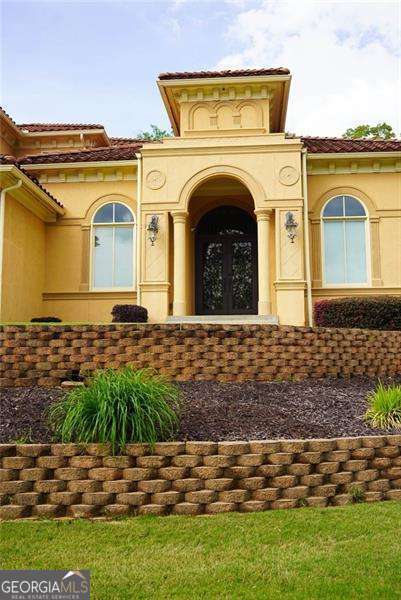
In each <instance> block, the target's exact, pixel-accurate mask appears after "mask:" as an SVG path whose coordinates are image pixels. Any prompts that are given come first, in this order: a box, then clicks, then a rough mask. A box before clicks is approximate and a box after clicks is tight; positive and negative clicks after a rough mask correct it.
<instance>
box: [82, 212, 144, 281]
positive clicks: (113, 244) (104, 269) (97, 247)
mask: <svg viewBox="0 0 401 600" xmlns="http://www.w3.org/2000/svg"><path fill="white" fill-rule="evenodd" d="M134 248H135V219H134V215H133V214H132V211H131V209H130V208H128V207H127V206H125V204H121V203H119V202H110V203H109V204H104V205H103V206H101V207H100V208H99V209H98V210H97V211H96V213H95V215H94V217H93V221H92V287H93V288H94V289H110V288H120V289H132V288H133V287H134V285H135V261H134Z"/></svg>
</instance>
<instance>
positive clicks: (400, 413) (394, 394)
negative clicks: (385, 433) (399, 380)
mask: <svg viewBox="0 0 401 600" xmlns="http://www.w3.org/2000/svg"><path fill="white" fill-rule="evenodd" d="M367 401H368V403H369V408H368V410H367V411H366V413H365V420H366V421H368V422H369V423H370V425H372V426H373V427H378V428H380V429H401V385H389V386H387V387H385V386H384V385H383V384H382V382H379V385H378V386H377V388H376V390H375V391H374V392H371V393H370V394H369V395H368V397H367Z"/></svg>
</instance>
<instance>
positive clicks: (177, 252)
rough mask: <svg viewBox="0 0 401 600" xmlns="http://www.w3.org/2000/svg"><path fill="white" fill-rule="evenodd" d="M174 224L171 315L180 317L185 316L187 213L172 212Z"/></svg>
mask: <svg viewBox="0 0 401 600" xmlns="http://www.w3.org/2000/svg"><path fill="white" fill-rule="evenodd" d="M171 215H172V217H173V223H174V297H173V315H174V316H177V317H181V316H183V315H185V308H186V297H185V286H186V281H187V273H186V268H187V256H186V246H187V244H186V234H187V218H188V213H187V212H182V211H181V212H172V213H171Z"/></svg>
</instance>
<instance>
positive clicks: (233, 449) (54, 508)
mask: <svg viewBox="0 0 401 600" xmlns="http://www.w3.org/2000/svg"><path fill="white" fill-rule="evenodd" d="M0 458H1V463H2V464H1V467H2V468H1V469H0V503H1V506H0V518H1V519H3V520H8V519H18V518H25V517H46V518H53V517H63V516H64V517H65V516H67V517H71V518H76V517H97V516H104V517H115V516H120V515H144V514H155V515H166V514H180V515H182V514H187V515H199V514H203V513H206V514H215V513H220V512H230V511H236V510H239V511H242V512H251V511H263V510H268V509H279V508H296V507H299V506H318V507H324V506H328V505H342V504H347V503H349V502H353V501H366V502H374V501H379V500H396V499H401V434H400V435H389V436H367V437H356V438H336V439H324V440H319V439H312V440H266V441H265V440H256V441H250V442H244V441H238V442H196V441H188V442H164V443H158V444H156V445H155V447H154V448H152V449H151V448H149V447H148V446H147V445H144V444H128V445H127V447H126V449H125V452H124V453H123V454H121V455H119V456H113V455H112V453H111V449H110V447H109V446H108V445H105V444H88V445H86V446H85V445H79V444H1V445H0Z"/></svg>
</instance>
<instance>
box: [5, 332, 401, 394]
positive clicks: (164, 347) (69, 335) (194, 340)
mask: <svg viewBox="0 0 401 600" xmlns="http://www.w3.org/2000/svg"><path fill="white" fill-rule="evenodd" d="M125 364H132V365H133V366H135V367H138V368H141V367H148V366H150V367H153V368H155V369H156V370H158V371H159V372H162V373H165V374H166V375H168V376H169V377H171V378H173V379H177V380H191V379H192V380H193V379H195V380H216V381H244V380H247V379H253V380H257V381H270V380H273V379H304V378H306V377H325V376H340V377H347V376H351V375H369V376H377V375H394V374H396V373H401V331H370V330H362V329H326V328H313V329H312V328H308V327H287V326H286V327H280V326H274V325H197V324H196V325H195V324H191V325H175V324H168V325H154V324H144V325H139V324H138V325H135V324H127V325H112V324H111V325H80V326H72V325H48V326H46V325H28V326H24V325H3V326H0V386H2V387H7V386H22V385H24V386H29V385H49V386H56V385H59V384H60V382H61V381H63V380H64V379H68V378H71V377H73V376H76V375H77V374H79V373H84V374H86V373H89V372H91V371H94V370H96V369H102V368H105V367H111V368H118V367H120V366H122V365H125Z"/></svg>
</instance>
